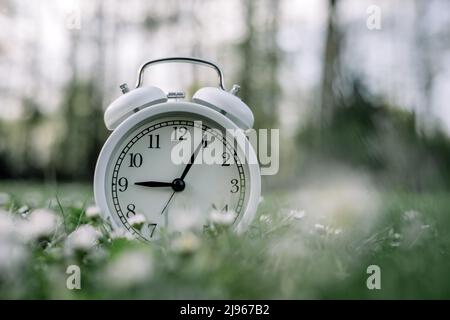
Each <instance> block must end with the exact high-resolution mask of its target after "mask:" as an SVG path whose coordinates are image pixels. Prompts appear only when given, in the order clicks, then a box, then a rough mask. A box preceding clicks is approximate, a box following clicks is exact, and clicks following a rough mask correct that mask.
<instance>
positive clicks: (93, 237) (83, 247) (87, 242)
mask: <svg viewBox="0 0 450 320" xmlns="http://www.w3.org/2000/svg"><path fill="white" fill-rule="evenodd" d="M100 235H101V234H100V232H99V231H98V230H97V229H95V228H94V227H93V226H91V225H88V224H85V225H82V226H80V227H78V228H77V229H76V230H75V231H73V232H72V233H71V234H70V235H69V236H68V237H67V239H66V243H65V248H66V250H67V251H68V252H69V253H71V252H74V251H81V252H87V251H89V250H90V249H91V248H92V247H94V246H96V245H97V243H98V239H99V238H100Z"/></svg>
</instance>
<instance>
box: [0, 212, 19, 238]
mask: <svg viewBox="0 0 450 320" xmlns="http://www.w3.org/2000/svg"><path fill="white" fill-rule="evenodd" d="M15 231H16V226H15V223H14V219H13V216H12V215H11V214H10V213H8V212H6V211H4V210H2V209H0V239H10V238H12V237H14V236H15V235H16V232H15Z"/></svg>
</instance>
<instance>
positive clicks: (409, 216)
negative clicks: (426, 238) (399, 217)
mask: <svg viewBox="0 0 450 320" xmlns="http://www.w3.org/2000/svg"><path fill="white" fill-rule="evenodd" d="M421 215H422V214H421V213H420V212H419V211H416V210H408V211H405V212H404V213H403V219H404V220H405V221H413V220H415V219H418V218H420V217H421Z"/></svg>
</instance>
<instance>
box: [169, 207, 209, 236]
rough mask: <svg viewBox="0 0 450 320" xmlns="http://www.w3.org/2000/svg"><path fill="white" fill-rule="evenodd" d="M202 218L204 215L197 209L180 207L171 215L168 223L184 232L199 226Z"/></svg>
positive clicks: (174, 228) (201, 223)
mask: <svg viewBox="0 0 450 320" xmlns="http://www.w3.org/2000/svg"><path fill="white" fill-rule="evenodd" d="M204 219H205V218H204V215H203V214H202V212H201V211H199V210H198V209H195V208H191V209H180V210H178V211H177V212H175V214H174V215H173V216H172V219H171V220H170V224H171V226H172V228H173V230H175V231H178V232H186V231H191V230H195V229H198V228H199V226H200V227H201V226H202V225H203V222H204Z"/></svg>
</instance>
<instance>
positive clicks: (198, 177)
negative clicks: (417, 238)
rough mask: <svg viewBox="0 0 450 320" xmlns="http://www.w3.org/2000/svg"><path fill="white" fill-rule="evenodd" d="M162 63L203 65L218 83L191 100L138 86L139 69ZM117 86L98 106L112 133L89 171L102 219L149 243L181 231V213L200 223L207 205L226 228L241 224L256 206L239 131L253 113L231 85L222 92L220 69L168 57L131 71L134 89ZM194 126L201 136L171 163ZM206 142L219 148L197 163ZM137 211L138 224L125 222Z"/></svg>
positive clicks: (252, 164)
mask: <svg viewBox="0 0 450 320" xmlns="http://www.w3.org/2000/svg"><path fill="white" fill-rule="evenodd" d="M168 62H186V63H194V64H200V65H204V66H208V67H211V68H213V69H214V70H216V72H217V73H218V76H219V87H205V88H201V89H200V90H198V91H197V92H196V93H195V94H194V95H193V97H192V101H185V100H184V98H185V97H184V93H182V92H169V93H168V94H166V93H165V92H163V91H162V90H161V89H159V88H157V87H151V86H143V72H144V69H146V68H147V67H148V66H150V65H154V64H158V63H168ZM121 89H122V93H123V95H122V96H121V97H119V98H118V99H116V100H115V101H114V102H112V103H111V104H110V105H109V106H108V108H107V109H106V111H105V115H104V120H105V124H106V127H107V128H108V129H109V130H112V134H111V135H110V136H109V138H108V139H107V141H106V143H105V145H104V146H103V148H102V150H101V152H100V155H99V158H98V161H97V166H96V169H95V177H94V194H95V200H96V203H97V205H98V207H99V208H100V210H101V212H102V215H103V216H104V218H105V219H106V220H107V221H109V223H110V225H111V226H112V227H113V228H123V229H126V230H128V232H130V233H131V234H132V235H134V236H135V237H137V238H139V239H141V240H145V241H150V240H154V239H158V238H160V236H161V234H162V233H164V232H168V233H171V232H178V231H182V230H178V229H179V228H180V226H182V225H186V223H185V222H186V221H185V220H186V219H192V221H191V222H192V223H193V224H195V226H198V228H199V229H202V228H204V227H205V226H208V223H209V221H210V216H211V212H213V211H214V212H215V214H216V215H217V214H219V215H220V214H223V215H228V216H227V217H228V218H229V217H230V213H231V214H233V216H232V219H233V220H232V221H233V223H232V225H233V228H234V229H235V230H237V231H243V230H245V229H246V228H247V227H248V225H249V224H250V222H251V221H252V219H253V217H254V215H255V212H256V209H257V206H258V202H259V198H260V193H261V178H260V169H259V165H258V161H257V159H256V155H255V152H254V150H253V148H252V146H251V145H250V144H249V143H248V139H247V138H246V137H245V130H247V129H250V128H251V127H252V126H253V121H254V118H253V113H252V112H251V110H250V108H249V107H248V106H247V105H246V104H245V103H244V102H242V101H241V99H239V98H238V97H237V96H236V93H237V91H238V89H239V87H238V86H236V85H235V86H233V89H232V90H231V91H230V92H227V91H226V90H225V88H224V82H223V74H222V72H221V70H220V69H219V67H218V66H217V65H215V64H213V63H211V62H209V61H205V60H201V59H197V58H186V57H173V58H164V59H158V60H153V61H149V62H146V63H145V64H143V65H142V66H141V67H140V69H139V73H138V80H137V84H136V88H135V89H133V90H129V89H128V86H127V85H126V84H123V85H121ZM228 129H231V130H233V132H234V134H235V136H234V138H233V139H231V138H230V136H229V135H227V134H225V133H226V131H227V130H228ZM195 132H200V133H201V139H200V140H199V141H197V142H196V141H195V137H194V139H192V138H191V139H190V141H193V143H192V149H191V154H190V155H188V156H187V159H188V161H185V162H182V163H179V162H177V161H174V159H173V156H174V148H176V147H177V144H179V143H180V142H182V140H183V139H185V138H187V137H193V136H194V135H195ZM221 133H222V134H221ZM195 143H196V145H194V144H195ZM213 143H215V144H216V145H215V147H217V144H220V146H222V147H223V153H222V154H221V155H220V158H221V159H222V160H221V161H220V162H218V163H217V162H216V163H212V164H211V163H207V162H206V161H201V160H202V159H201V155H202V154H207V152H206V151H208V150H206V148H212V147H213ZM178 146H179V145H178ZM138 214H141V215H143V216H144V217H145V222H144V223H140V224H133V223H130V220H131V219H133V217H136V215H138ZM140 217H142V216H140ZM228 218H227V219H228ZM180 222H182V223H180Z"/></svg>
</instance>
